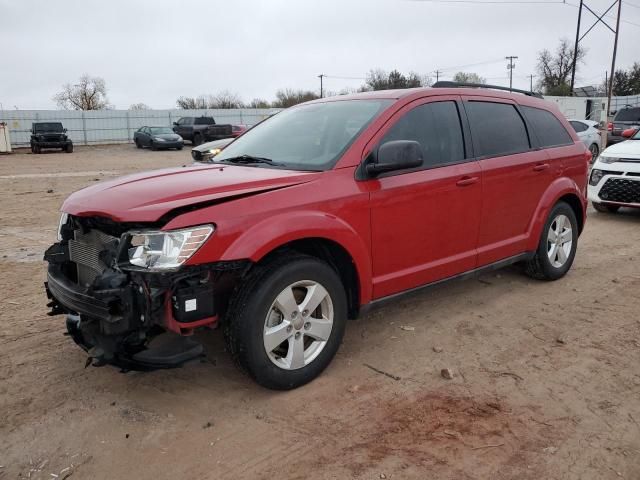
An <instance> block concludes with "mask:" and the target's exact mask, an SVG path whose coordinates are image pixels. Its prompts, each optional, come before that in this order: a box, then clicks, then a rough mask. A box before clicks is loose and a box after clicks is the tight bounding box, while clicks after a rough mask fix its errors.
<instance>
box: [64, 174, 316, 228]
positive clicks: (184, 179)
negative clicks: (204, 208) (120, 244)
mask: <svg viewBox="0 0 640 480" xmlns="http://www.w3.org/2000/svg"><path fill="white" fill-rule="evenodd" d="M317 175H318V173H317V172H297V171H292V170H280V169H275V168H261V167H243V166H235V165H233V166H226V165H225V166H221V165H194V166H187V167H182V168H166V169H162V170H153V171H150V172H142V173H137V174H133V175H128V176H126V177H120V178H116V179H114V180H109V181H103V182H100V183H97V184H95V185H92V186H90V187H87V188H84V189H82V190H79V191H77V192H75V193H73V194H71V195H70V196H69V198H67V199H66V200H65V202H64V204H63V205H62V211H63V212H67V213H69V214H71V215H77V216H82V217H88V216H101V217H107V218H110V219H112V220H114V221H119V222H154V221H157V220H158V219H160V217H162V215H164V214H165V213H167V212H169V211H171V210H173V209H175V208H179V207H184V206H188V205H193V204H197V203H202V202H210V201H214V200H220V199H224V198H226V197H231V196H237V195H247V194H251V193H254V194H255V193H259V192H262V191H265V190H271V189H274V188H282V187H287V186H291V185H298V184H301V183H305V182H309V181H311V180H312V179H313V178H314V177H315V176H317Z"/></svg>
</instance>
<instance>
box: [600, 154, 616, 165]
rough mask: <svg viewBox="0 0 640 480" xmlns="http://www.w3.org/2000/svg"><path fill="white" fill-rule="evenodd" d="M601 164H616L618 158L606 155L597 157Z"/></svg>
mask: <svg viewBox="0 0 640 480" xmlns="http://www.w3.org/2000/svg"><path fill="white" fill-rule="evenodd" d="M598 160H600V161H601V162H602V163H616V162H619V161H620V157H610V156H608V155H600V156H599V157H598Z"/></svg>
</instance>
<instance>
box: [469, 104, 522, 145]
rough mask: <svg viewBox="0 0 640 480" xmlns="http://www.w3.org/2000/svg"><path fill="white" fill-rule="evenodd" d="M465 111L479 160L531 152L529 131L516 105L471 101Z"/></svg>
mask: <svg viewBox="0 0 640 480" xmlns="http://www.w3.org/2000/svg"><path fill="white" fill-rule="evenodd" d="M466 110H467V115H468V117H469V122H470V123H471V129H472V131H473V143H474V146H475V149H476V151H475V155H476V157H497V156H499V155H509V154H512V153H518V152H526V151H527V150H529V148H530V144H529V136H528V135H527V129H526V127H525V124H524V121H523V120H522V117H521V116H520V114H519V113H518V111H517V110H516V108H515V107H514V106H513V105H511V104H509V103H494V102H477V101H470V102H468V103H467V105H466Z"/></svg>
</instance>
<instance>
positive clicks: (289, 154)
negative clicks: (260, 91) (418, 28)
mask: <svg viewBox="0 0 640 480" xmlns="http://www.w3.org/2000/svg"><path fill="white" fill-rule="evenodd" d="M391 102H392V100H345V101H337V102H327V103H312V104H307V105H300V106H298V107H292V108H290V109H287V110H284V111H282V112H280V113H278V114H277V115H274V116H273V117H271V118H269V119H267V120H265V121H264V122H262V123H260V124H258V125H256V126H255V127H253V128H252V129H250V130H248V131H247V132H245V133H244V134H243V135H242V136H240V137H238V139H237V140H236V141H235V142H233V143H232V144H230V145H229V146H228V147H227V148H225V149H224V150H223V151H222V152H220V153H219V154H218V155H217V156H216V157H215V161H216V162H220V161H225V160H226V159H233V158H237V157H241V156H245V155H246V156H250V157H259V158H266V159H270V160H273V161H274V162H277V164H278V166H280V167H281V168H288V169H292V170H328V169H330V168H332V167H333V165H335V163H336V162H337V161H338V159H339V158H340V156H341V155H342V153H343V152H344V151H345V150H346V149H347V147H349V145H351V143H352V142H353V141H354V140H355V139H356V137H357V136H358V134H359V133H360V132H361V131H362V130H363V129H364V128H365V127H366V126H367V125H368V124H369V122H371V121H372V120H373V119H374V118H375V117H376V116H377V115H378V114H379V113H380V112H382V110H384V108H385V107H387V106H388V105H389V104H390V103H391ZM257 165H260V166H264V165H265V164H264V163H260V164H256V166H257Z"/></svg>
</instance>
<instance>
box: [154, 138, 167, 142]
mask: <svg viewBox="0 0 640 480" xmlns="http://www.w3.org/2000/svg"><path fill="white" fill-rule="evenodd" d="M153 139H154V140H155V141H156V142H166V140H165V139H164V138H162V137H153Z"/></svg>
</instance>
